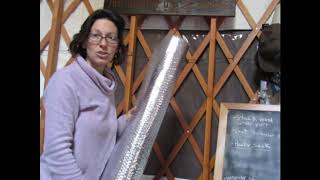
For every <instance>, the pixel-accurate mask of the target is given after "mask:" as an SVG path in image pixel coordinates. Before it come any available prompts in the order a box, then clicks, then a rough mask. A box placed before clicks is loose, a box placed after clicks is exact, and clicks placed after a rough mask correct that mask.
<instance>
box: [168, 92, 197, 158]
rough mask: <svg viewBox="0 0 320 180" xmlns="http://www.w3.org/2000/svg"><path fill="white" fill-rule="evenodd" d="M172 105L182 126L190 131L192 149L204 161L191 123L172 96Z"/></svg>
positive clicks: (189, 138)
mask: <svg viewBox="0 0 320 180" xmlns="http://www.w3.org/2000/svg"><path fill="white" fill-rule="evenodd" d="M170 105H171V106H172V109H173V110H174V111H175V113H176V115H177V117H178V121H179V122H180V125H181V127H182V128H183V130H184V131H186V132H187V133H188V140H189V141H190V144H191V146H192V149H193V151H194V153H195V155H196V157H197V158H198V160H199V161H200V162H202V160H203V155H202V152H201V149H200V147H199V145H198V143H197V141H196V140H195V139H194V137H193V135H192V133H191V132H190V130H189V125H188V124H187V123H186V120H185V118H184V116H183V113H182V111H181V110H180V108H179V106H178V104H177V102H176V100H175V98H174V97H172V98H171V100H170Z"/></svg>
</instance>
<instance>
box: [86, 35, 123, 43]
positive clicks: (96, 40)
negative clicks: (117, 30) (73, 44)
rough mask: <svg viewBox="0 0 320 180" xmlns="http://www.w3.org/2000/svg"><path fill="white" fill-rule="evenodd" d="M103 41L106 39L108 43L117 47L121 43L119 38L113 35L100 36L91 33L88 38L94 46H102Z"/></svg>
mask: <svg viewBox="0 0 320 180" xmlns="http://www.w3.org/2000/svg"><path fill="white" fill-rule="evenodd" d="M102 39H106V41H107V42H108V43H109V44H111V45H117V44H118V43H119V39H118V37H117V36H114V35H112V34H107V35H106V36H102V35H100V34H95V33H90V34H89V38H88V40H89V42H91V43H93V44H100V42H101V40H102Z"/></svg>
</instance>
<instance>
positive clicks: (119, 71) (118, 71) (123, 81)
mask: <svg viewBox="0 0 320 180" xmlns="http://www.w3.org/2000/svg"><path fill="white" fill-rule="evenodd" d="M114 68H115V69H116V72H117V73H118V75H119V77H120V80H121V82H122V83H123V84H124V85H125V84H126V75H125V74H124V72H123V70H122V68H121V66H120V65H114Z"/></svg>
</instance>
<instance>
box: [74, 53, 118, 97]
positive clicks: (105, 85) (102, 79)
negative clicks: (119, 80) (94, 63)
mask: <svg viewBox="0 0 320 180" xmlns="http://www.w3.org/2000/svg"><path fill="white" fill-rule="evenodd" d="M76 62H77V63H78V64H79V66H80V67H81V69H82V70H83V71H84V72H85V73H86V74H87V75H88V76H89V77H90V79H91V80H92V81H93V82H94V83H95V84H96V85H97V87H98V88H99V89H100V90H101V91H102V92H103V93H105V94H111V93H113V92H114V91H115V89H116V81H115V79H116V78H115V75H114V74H113V72H112V71H111V69H110V68H108V67H106V68H105V69H104V71H103V74H104V75H102V74H100V73H99V72H98V71H97V70H95V69H94V68H93V67H91V66H90V65H89V64H88V63H87V62H86V60H85V59H83V57H82V56H80V55H78V56H77V57H76ZM106 74H108V75H109V76H108V77H111V79H109V78H107V76H106Z"/></svg>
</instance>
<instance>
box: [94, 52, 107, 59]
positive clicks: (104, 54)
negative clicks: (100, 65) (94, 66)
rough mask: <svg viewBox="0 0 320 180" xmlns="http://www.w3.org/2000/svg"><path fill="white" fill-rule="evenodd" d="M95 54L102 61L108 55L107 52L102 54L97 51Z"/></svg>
mask: <svg viewBox="0 0 320 180" xmlns="http://www.w3.org/2000/svg"><path fill="white" fill-rule="evenodd" d="M96 54H97V56H98V57H99V58H102V59H106V58H107V57H108V55H109V54H108V53H107V52H103V51H98V52H97V53H96Z"/></svg>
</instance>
